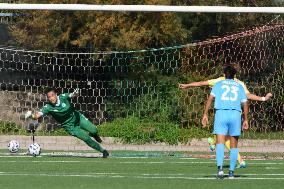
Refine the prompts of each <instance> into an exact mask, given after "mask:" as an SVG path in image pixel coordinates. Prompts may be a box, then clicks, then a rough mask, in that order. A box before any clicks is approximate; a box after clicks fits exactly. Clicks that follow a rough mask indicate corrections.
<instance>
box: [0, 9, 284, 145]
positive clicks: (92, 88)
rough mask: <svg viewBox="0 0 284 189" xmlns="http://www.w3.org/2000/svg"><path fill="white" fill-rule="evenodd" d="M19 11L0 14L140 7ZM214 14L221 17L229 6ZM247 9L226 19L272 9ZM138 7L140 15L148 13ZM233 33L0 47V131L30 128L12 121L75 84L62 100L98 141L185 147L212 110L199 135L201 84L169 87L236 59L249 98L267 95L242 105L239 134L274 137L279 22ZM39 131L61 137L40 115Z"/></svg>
mask: <svg viewBox="0 0 284 189" xmlns="http://www.w3.org/2000/svg"><path fill="white" fill-rule="evenodd" d="M26 5H27V4H13V5H9V4H0V10H5V12H7V11H8V12H9V10H55V11H59V10H70V11H72V10H73V11H82V10H92V9H91V8H93V9H94V10H97V11H136V12H137V11H143V9H139V8H138V7H140V6H138V5H135V7H136V9H132V8H133V7H132V8H131V6H128V7H129V9H126V7H123V5H121V6H120V5H119V6H118V5H109V6H111V7H114V8H115V10H112V9H110V7H108V8H107V9H106V7H107V5H82V7H80V5H76V7H75V6H73V5H72V6H71V5H70V6H71V7H69V6H68V4H64V7H63V8H65V9H63V8H62V9H61V6H57V5H56V4H52V5H48V4H34V5H32V6H29V7H26ZM5 6H6V7H5ZM48 6H50V7H48ZM55 6H57V7H55ZM92 6H93V7H92ZM83 7H85V9H83ZM119 7H120V8H119ZM146 7H147V6H146ZM151 7H153V9H152V10H151V11H162V10H161V9H156V8H162V7H160V6H151ZM163 7H164V8H166V7H168V8H169V6H163ZM202 7H203V8H205V7H204V6H202ZM95 8H96V9H95ZM140 8H141V7H140ZM171 8H173V9H170V10H169V9H168V11H181V9H180V10H178V9H175V8H178V7H177V6H171ZM179 8H181V7H179ZM184 8H185V9H182V11H188V12H190V11H193V12H202V10H201V9H195V10H193V9H192V10H191V8H194V7H184ZM195 8H201V7H195ZM211 8H212V9H206V11H208V10H211V11H217V9H218V8H220V7H211ZM223 8H224V11H225V9H226V11H228V10H229V8H230V7H223ZM233 8H234V7H233ZM243 8H245V7H243ZM249 8H256V9H250V11H251V12H249V11H248V10H247V9H238V10H236V9H235V8H234V10H233V13H234V11H235V12H240V10H243V11H248V12H247V13H252V12H253V10H254V11H256V10H257V11H262V13H270V12H265V10H266V11H267V10H268V9H269V10H270V9H273V7H269V8H268V7H249ZM261 8H264V9H261ZM81 9H82V10H81ZM137 9H139V10H137ZM213 9H214V10H213ZM215 9H216V10H215ZM147 10H148V11H150V9H149V7H148V9H147ZM166 10H167V9H164V11H166ZM203 11H205V10H203ZM231 11H232V10H231ZM270 11H271V10H270ZM281 11H282V7H279V9H273V13H282V12H281ZM218 12H220V9H219V10H218ZM221 12H222V11H221ZM271 13H272V12H271ZM70 19H72V17H70ZM51 20H52V22H53V19H52V18H51ZM16 21H17V20H16ZM58 25H60V24H58ZM27 28H28V27H27ZM40 29H41V28H40ZM240 30H241V31H240ZM240 30H238V31H239V32H235V33H231V34H227V35H223V36H219V37H212V38H209V39H206V40H202V41H199V42H195V43H188V44H184V45H176V46H171V47H160V48H156V49H142V50H141V49H136V50H131V51H127V50H125V51H106V52H101V51H96V52H88V53H87V52H83V53H82V52H81V53H79V50H78V49H76V50H77V51H75V52H74V51H73V52H49V51H48V52H47V51H42V50H31V49H23V48H21V47H11V46H9V47H7V46H0V134H3V135H9V134H18V135H21V134H26V130H27V129H28V128H29V126H30V125H34V124H38V122H32V121H28V120H23V119H21V115H23V113H25V112H26V111H27V110H39V109H40V108H42V106H43V105H44V104H45V103H46V101H47V99H46V96H45V95H43V91H44V89H45V88H46V87H54V88H56V89H58V91H59V92H60V93H70V92H73V91H74V90H75V89H76V88H79V89H80V96H78V97H76V98H74V99H72V103H73V104H74V106H75V107H76V109H78V110H80V111H81V112H82V113H83V114H84V115H85V116H86V117H87V118H89V119H90V120H91V121H92V122H93V123H95V124H97V125H98V129H99V132H100V133H101V135H102V136H111V137H115V138H120V139H121V140H122V141H123V142H125V143H136V144H137V143H138V144H144V143H155V144H157V143H159V144H162V145H163V144H164V143H166V144H170V145H177V144H189V143H190V140H192V139H194V138H198V139H199V138H205V137H208V136H211V130H210V129H212V122H213V115H214V112H213V109H211V112H210V128H208V129H207V130H202V129H201V126H200V125H201V123H200V120H201V116H202V112H203V109H204V103H205V101H206V99H207V97H208V94H209V92H210V88H209V87H197V88H189V89H188V90H180V89H179V88H178V83H189V82H193V81H204V80H208V79H213V78H217V77H219V76H222V66H223V65H224V64H227V63H232V62H237V63H238V65H239V72H238V78H239V79H240V80H243V81H244V82H245V83H246V84H247V87H248V89H249V91H250V92H251V93H253V94H256V95H259V96H265V94H266V93H268V92H272V93H273V98H272V99H271V100H270V101H268V102H259V101H258V102H256V101H252V102H251V103H250V113H249V116H250V125H251V127H250V130H249V132H247V133H246V134H244V135H243V136H244V138H248V139H275V138H276V139H280V138H281V137H282V136H283V129H284V119H283V108H282V107H283V89H282V88H283V87H282V85H283V78H284V72H283V61H284V55H283V49H284V33H283V32H284V22H283V20H282V18H281V16H277V17H276V18H275V19H273V20H272V21H271V22H268V23H266V24H262V25H260V26H255V27H250V28H245V29H244V28H243V29H240ZM35 31H37V30H35ZM98 50H99V49H98ZM39 127H40V128H39V130H38V131H39V132H42V133H43V135H46V136H48V135H53V134H54V133H55V134H58V133H59V134H66V133H61V131H62V130H60V129H59V127H60V126H59V125H58V124H57V123H55V121H54V120H53V119H52V118H51V117H45V118H44V119H43V121H42V122H41V123H40V126H39ZM57 131H59V132H57ZM56 132H57V133H56ZM173 148H174V147H173ZM205 148H206V150H207V146H205ZM176 149H178V147H177V148H176Z"/></svg>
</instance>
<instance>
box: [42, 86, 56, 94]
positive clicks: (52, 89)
mask: <svg viewBox="0 0 284 189" xmlns="http://www.w3.org/2000/svg"><path fill="white" fill-rule="evenodd" d="M51 91H53V92H55V93H57V90H56V89H55V88H52V87H48V88H46V89H45V90H44V94H47V93H49V92H51Z"/></svg>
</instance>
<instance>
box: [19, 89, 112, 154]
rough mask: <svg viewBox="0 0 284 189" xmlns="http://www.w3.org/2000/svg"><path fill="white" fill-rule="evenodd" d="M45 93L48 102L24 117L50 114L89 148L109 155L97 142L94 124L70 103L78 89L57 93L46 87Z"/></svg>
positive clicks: (77, 93) (98, 141) (38, 116)
mask: <svg viewBox="0 0 284 189" xmlns="http://www.w3.org/2000/svg"><path fill="white" fill-rule="evenodd" d="M45 94H46V95H47V99H48V103H47V104H45V105H44V106H43V107H42V109H41V110H40V111H39V112H34V113H32V111H28V112H26V113H25V118H32V119H35V120H37V119H39V118H40V117H42V116H45V115H51V116H52V117H53V118H54V119H55V120H56V121H57V122H58V123H60V124H61V125H62V127H63V128H64V129H65V131H67V132H68V133H69V134H70V135H72V136H75V137H77V138H79V139H81V140H83V141H84V142H85V143H86V144H87V145H88V146H90V147H91V148H93V149H95V150H97V151H99V152H102V153H103V158H106V157H108V156H109V153H108V151H107V150H106V149H104V148H103V147H101V145H100V144H99V143H101V142H102V140H101V138H100V137H99V135H98V131H97V128H96V126H95V125H94V124H92V123H91V122H90V121H89V120H88V119H87V118H86V117H85V116H84V115H83V114H81V113H80V112H79V111H77V110H76V109H75V108H74V106H73V105H72V104H71V98H73V97H75V96H78V95H79V90H78V89H76V90H75V91H74V92H73V93H65V94H60V95H58V94H57V92H56V90H55V89H52V88H48V89H47V90H46V91H45ZM86 132H87V133H88V134H87V133H86ZM90 136H91V137H93V138H94V139H95V140H93V139H92V138H91V137H90Z"/></svg>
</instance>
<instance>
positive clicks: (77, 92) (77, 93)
mask: <svg viewBox="0 0 284 189" xmlns="http://www.w3.org/2000/svg"><path fill="white" fill-rule="evenodd" d="M76 96H79V89H78V88H77V89H75V90H74V91H73V93H70V94H69V97H70V98H73V97H76Z"/></svg>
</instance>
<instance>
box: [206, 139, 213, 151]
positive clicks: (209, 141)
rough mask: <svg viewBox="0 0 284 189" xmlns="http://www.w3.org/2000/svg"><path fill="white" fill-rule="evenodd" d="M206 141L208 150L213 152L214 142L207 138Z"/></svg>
mask: <svg viewBox="0 0 284 189" xmlns="http://www.w3.org/2000/svg"><path fill="white" fill-rule="evenodd" d="M207 141H208V143H209V149H210V150H211V151H212V152H213V151H214V150H215V140H214V139H213V138H211V137H209V138H208V139H207Z"/></svg>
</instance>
